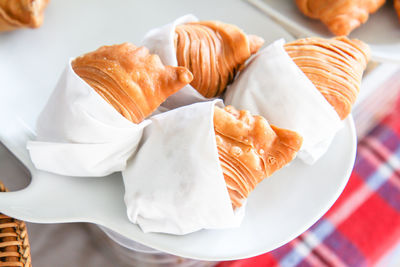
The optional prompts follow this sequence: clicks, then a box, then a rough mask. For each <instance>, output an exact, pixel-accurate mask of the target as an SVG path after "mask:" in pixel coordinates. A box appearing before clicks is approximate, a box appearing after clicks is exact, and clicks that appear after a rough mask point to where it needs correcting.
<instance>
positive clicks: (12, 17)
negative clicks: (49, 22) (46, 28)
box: [0, 0, 49, 32]
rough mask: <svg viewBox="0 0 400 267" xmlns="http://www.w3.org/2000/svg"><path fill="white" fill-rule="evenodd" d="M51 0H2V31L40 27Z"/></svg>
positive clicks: (0, 12)
mask: <svg viewBox="0 0 400 267" xmlns="http://www.w3.org/2000/svg"><path fill="white" fill-rule="evenodd" d="M48 2H49V0H0V32H1V31H12V30H15V29H18V28H38V27H40V26H41V25H42V23H43V12H44V9H45V8H46V6H47V4H48Z"/></svg>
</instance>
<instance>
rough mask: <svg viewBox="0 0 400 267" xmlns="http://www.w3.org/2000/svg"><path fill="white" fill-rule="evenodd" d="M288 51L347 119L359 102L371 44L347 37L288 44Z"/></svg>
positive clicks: (311, 39)
mask: <svg viewBox="0 0 400 267" xmlns="http://www.w3.org/2000/svg"><path fill="white" fill-rule="evenodd" d="M285 50H286V52H287V53H288V54H289V56H290V57H291V58H292V59H293V61H294V63H296V65H297V66H298V67H299V68H300V69H301V70H302V71H303V72H304V74H305V75H306V76H307V77H308V78H309V79H310V80H311V82H312V83H313V84H314V85H315V87H316V88H317V89H318V90H319V91H320V92H321V93H322V95H323V96H324V97H325V98H326V100H328V102H329V103H330V104H331V105H332V106H333V107H334V108H335V110H336V112H337V113H338V115H339V117H340V118H341V119H342V120H343V119H345V118H346V117H347V116H348V115H349V114H350V112H351V108H352V106H353V104H354V102H355V101H356V98H357V96H358V93H359V90H360V86H361V79H362V75H363V72H364V70H365V68H366V66H367V63H368V60H369V58H370V50H369V47H368V45H366V44H365V43H363V42H361V41H359V40H356V39H352V40H350V39H348V38H346V37H336V38H332V39H323V38H317V37H313V38H305V39H299V40H297V41H294V42H290V43H287V44H285Z"/></svg>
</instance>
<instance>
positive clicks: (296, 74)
mask: <svg viewBox="0 0 400 267" xmlns="http://www.w3.org/2000/svg"><path fill="white" fill-rule="evenodd" d="M283 44H284V40H278V41H275V42H274V43H272V44H271V45H269V46H268V47H266V48H264V49H263V50H261V51H260V52H259V53H258V54H257V55H256V56H255V57H254V58H253V59H252V60H251V61H250V62H249V64H248V65H247V66H246V68H245V69H244V70H243V71H241V72H240V73H239V76H238V77H237V78H236V80H235V81H234V82H233V84H232V85H231V86H229V88H228V89H227V91H226V94H225V104H227V105H233V106H234V107H236V108H238V109H247V110H249V111H251V112H252V113H253V114H258V115H261V116H263V117H265V118H266V119H267V120H268V122H269V123H270V124H274V125H276V126H278V127H281V128H286V129H290V130H293V131H296V132H298V133H299V134H300V135H301V136H302V137H303V145H302V147H301V150H300V151H299V153H298V155H297V156H298V157H299V158H300V159H302V160H303V161H304V162H306V163H308V164H313V163H314V162H315V161H317V160H318V159H319V158H320V157H321V156H322V155H323V154H324V153H325V152H326V151H327V149H328V147H329V145H330V143H331V141H332V139H333V137H334V135H335V134H336V132H337V131H338V130H339V129H340V128H341V127H342V123H341V120H340V118H339V116H338V115H337V113H336V111H335V110H334V109H333V107H332V106H331V105H330V104H329V102H328V101H327V100H326V99H325V98H324V97H323V95H322V94H321V93H320V92H319V91H318V89H317V88H316V87H315V86H314V85H313V84H312V82H311V81H310V80H309V79H308V78H307V76H306V75H305V74H304V73H303V72H302V71H301V70H300V69H299V68H298V67H297V65H296V64H295V63H294V62H293V60H292V59H291V58H290V56H289V55H288V54H287V53H286V51H285V49H284V47H283Z"/></svg>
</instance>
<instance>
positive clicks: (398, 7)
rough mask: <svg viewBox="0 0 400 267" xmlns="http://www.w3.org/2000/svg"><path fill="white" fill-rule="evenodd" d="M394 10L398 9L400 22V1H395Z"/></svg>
mask: <svg viewBox="0 0 400 267" xmlns="http://www.w3.org/2000/svg"><path fill="white" fill-rule="evenodd" d="M394 8H395V9H396V12H397V15H398V16H399V20H400V0H394Z"/></svg>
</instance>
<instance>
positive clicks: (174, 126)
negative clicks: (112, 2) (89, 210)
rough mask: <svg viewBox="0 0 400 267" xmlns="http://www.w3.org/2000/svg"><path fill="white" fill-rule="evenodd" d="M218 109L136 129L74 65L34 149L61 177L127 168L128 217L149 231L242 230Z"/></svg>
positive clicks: (181, 112)
mask: <svg viewBox="0 0 400 267" xmlns="http://www.w3.org/2000/svg"><path fill="white" fill-rule="evenodd" d="M215 104H218V105H221V106H222V101H220V100H215V101H207V102H202V103H195V104H193V105H189V106H185V107H182V108H178V109H175V110H172V111H167V112H164V113H161V112H158V113H160V114H159V115H153V116H152V117H150V119H148V120H145V121H143V122H142V123H140V124H134V123H132V122H130V121H128V120H127V119H125V118H124V117H123V116H122V115H121V114H119V113H118V112H117V111H116V110H115V109H114V108H113V107H112V106H111V105H110V104H109V103H107V102H106V101H105V100H104V99H103V98H102V97H101V96H100V95H99V94H98V93H97V92H96V91H94V90H93V89H92V88H91V87H90V86H89V85H88V84H86V82H84V81H83V80H82V79H81V78H80V77H79V76H77V75H76V74H75V72H74V71H73V70H72V68H71V64H70V63H69V64H68V66H67V68H66V69H65V71H64V73H63V75H62V77H61V79H60V81H59V83H58V85H57V87H56V88H55V90H54V92H53V94H52V95H51V97H50V99H49V101H48V103H47V105H46V106H45V108H44V109H43V111H42V113H41V114H40V117H39V119H38V122H37V139H36V140H35V141H29V142H28V144H27V148H28V150H29V153H30V156H31V159H32V161H33V163H34V165H35V166H36V168H38V169H41V170H45V171H49V172H53V173H57V174H62V175H68V176H105V175H108V174H110V173H113V172H116V171H122V175H123V179H124V184H125V203H126V206H127V213H128V217H129V219H130V220H131V221H132V222H133V223H136V224H138V225H139V226H140V227H141V228H142V230H143V231H144V232H162V233H170V234H187V233H191V232H194V231H197V230H200V229H203V228H205V229H214V228H228V227H235V226H239V224H240V222H241V221H242V218H243V214H244V208H242V209H239V210H238V211H236V212H234V211H233V208H232V203H231V200H230V197H229V195H228V190H227V187H226V184H225V180H224V177H223V174H222V169H221V166H220V164H219V159H218V151H217V145H216V140H215V133H214V126H213V112H214V105H215ZM160 111H161V110H160ZM163 111H165V109H164V110H163ZM129 158H131V160H129V161H128V159H129ZM205 196H206V197H205Z"/></svg>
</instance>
